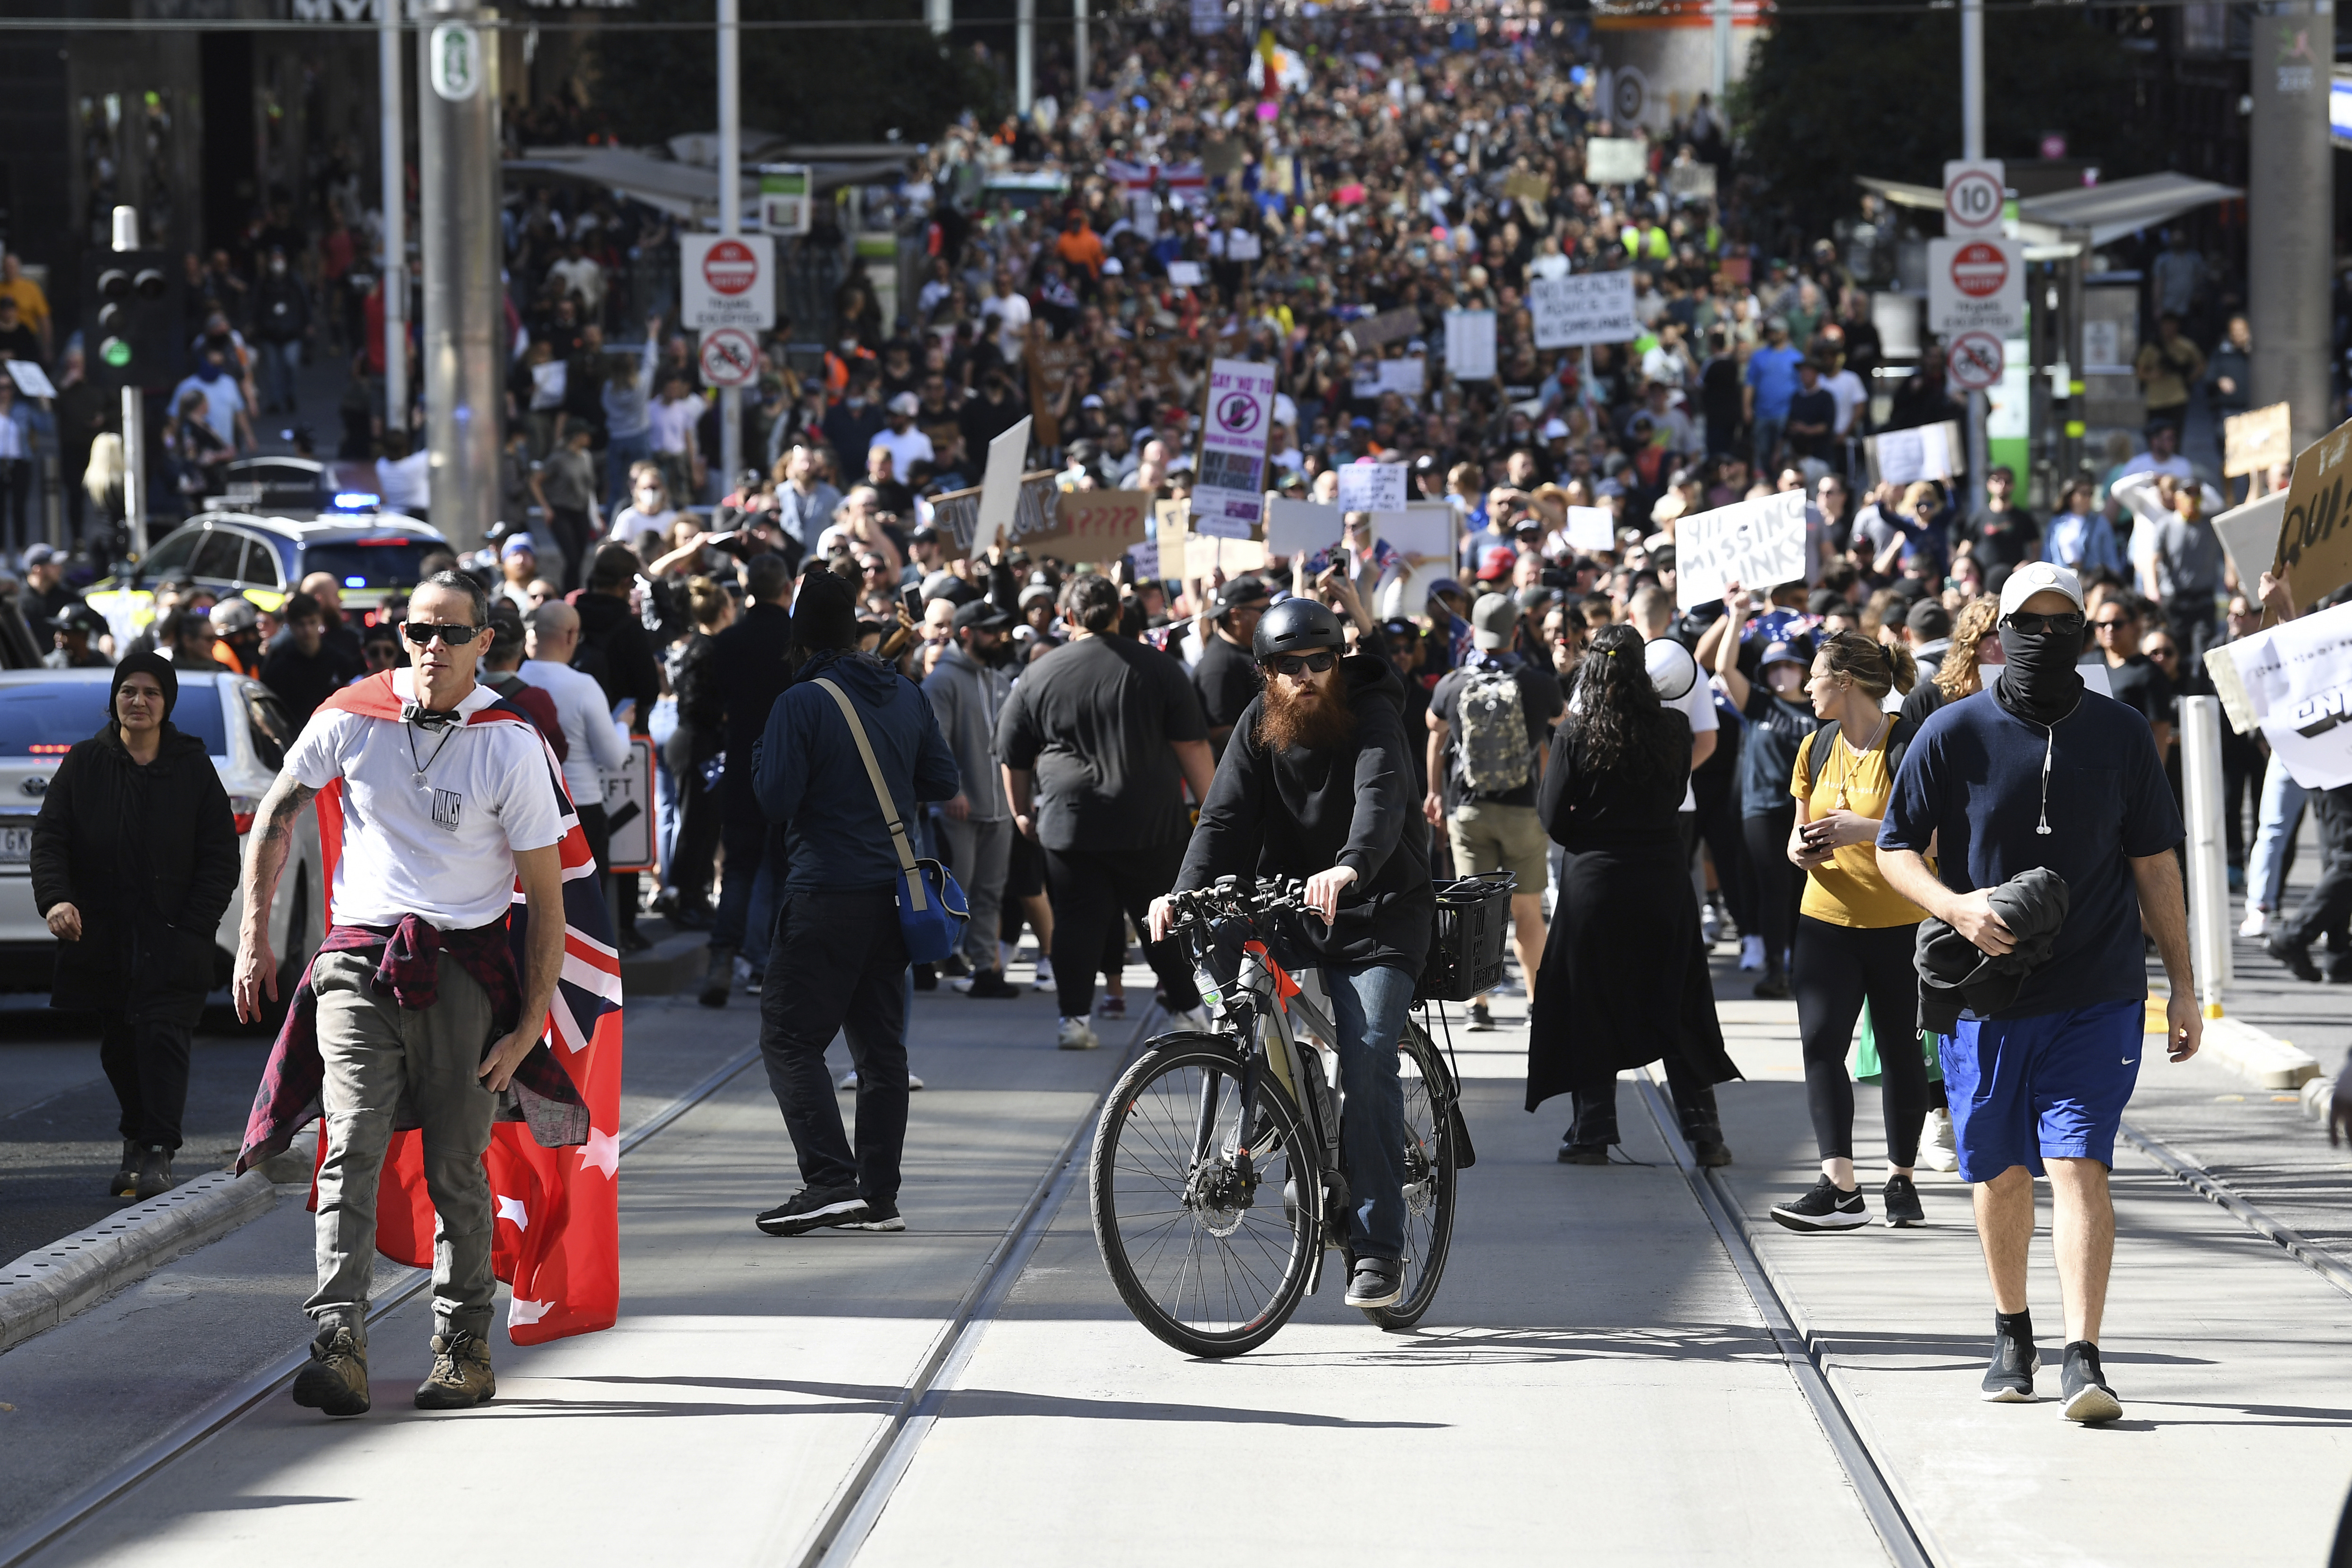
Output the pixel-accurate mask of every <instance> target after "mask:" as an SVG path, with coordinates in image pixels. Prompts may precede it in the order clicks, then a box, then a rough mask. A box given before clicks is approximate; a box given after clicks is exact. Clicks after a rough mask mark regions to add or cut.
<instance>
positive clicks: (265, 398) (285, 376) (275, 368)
mask: <svg viewBox="0 0 2352 1568" xmlns="http://www.w3.org/2000/svg"><path fill="white" fill-rule="evenodd" d="M254 357H255V358H257V359H258V360H259V361H261V412H262V413H278V411H280V410H281V409H282V410H284V411H285V412H286V413H293V412H294V372H295V371H299V370H300V369H301V368H302V340H301V339H299V338H297V339H295V340H293V341H292V342H290V343H268V342H265V343H257V344H255V345H254Z"/></svg>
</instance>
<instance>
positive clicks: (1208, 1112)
mask: <svg viewBox="0 0 2352 1568" xmlns="http://www.w3.org/2000/svg"><path fill="white" fill-rule="evenodd" d="M1302 887H1303V884H1302V883H1297V882H1295V881H1294V882H1290V883H1284V884H1281V885H1279V886H1277V887H1274V888H1271V889H1269V890H1266V891H1264V892H1260V891H1258V890H1255V889H1253V888H1248V887H1244V886H1243V885H1242V884H1241V883H1240V882H1239V879H1237V878H1234V877H1225V878H1223V879H1221V880H1220V881H1219V882H1218V883H1217V884H1216V885H1215V886H1214V887H1210V888H1202V889H1200V890H1198V891H1195V892H1192V893H1184V894H1176V895H1175V897H1174V900H1173V904H1172V908H1171V922H1170V926H1169V936H1170V937H1171V939H1176V938H1181V940H1183V941H1184V942H1185V944H1186V946H1187V949H1188V951H1189V952H1190V953H1191V955H1192V959H1193V963H1194V967H1195V977H1196V979H1197V981H1198V983H1199V986H1200V990H1201V999H1202V1006H1203V1007H1204V1008H1205V1009H1208V1010H1209V1012H1210V1014H1211V1017H1212V1018H1213V1019H1215V1020H1217V1021H1218V1022H1219V1023H1221V1024H1222V1025H1223V1027H1222V1028H1221V1029H1214V1030H1209V1031H1197V1030H1182V1031H1179V1032H1176V1033H1172V1034H1165V1035H1160V1036H1159V1037H1157V1038H1155V1039H1154V1040H1151V1041H1150V1042H1149V1044H1148V1045H1147V1046H1146V1048H1145V1051H1144V1054H1143V1055H1142V1056H1141V1057H1139V1059H1138V1060H1137V1061H1136V1062H1135V1064H1134V1065H1133V1066H1131V1067H1129V1069H1128V1070H1127V1071H1126V1072H1124V1073H1123V1074H1121V1076H1120V1078H1119V1081H1118V1084H1117V1086H1116V1087H1115V1088H1113V1090H1112V1091H1111V1095H1110V1099H1109V1101H1108V1103H1107V1104H1106V1105H1105V1106H1104V1108H1103V1112H1102V1116H1101V1120H1100V1121H1099V1123H1098V1124H1097V1127H1096V1130H1095V1145H1094V1152H1093V1155H1092V1157H1091V1161H1090V1167H1089V1171H1088V1184H1087V1185H1088V1189H1089V1194H1090V1197H1091V1203H1092V1209H1093V1215H1094V1228H1095V1241H1096V1244H1097V1247H1099V1248H1100V1249H1101V1251H1102V1257H1103V1264H1104V1267H1105V1268H1106V1269H1108V1270H1109V1272H1110V1277H1111V1282H1112V1283H1113V1284H1114V1285H1115V1286H1116V1287H1117V1288H1118V1293H1119V1298H1120V1300H1121V1301H1125V1302H1126V1303H1127V1306H1128V1309H1129V1311H1130V1312H1133V1313H1134V1314H1135V1316H1136V1319H1137V1321H1138V1322H1140V1323H1142V1325H1143V1326H1144V1327H1145V1328H1146V1329H1148V1330H1150V1332H1151V1333H1152V1334H1154V1335H1155V1336H1157V1337H1158V1338H1159V1339H1160V1340H1161V1341H1163V1342H1164V1343H1167V1344H1170V1345H1171V1346H1173V1347H1174V1348H1176V1349H1178V1350H1181V1351H1183V1352H1186V1353H1187V1354H1192V1355H1199V1356H1228V1355H1238V1354H1243V1353H1244V1352H1246V1351H1250V1350H1255V1348H1257V1347H1258V1346H1259V1345H1261V1344H1264V1343H1265V1342H1266V1341H1267V1340H1268V1339H1270V1338H1272V1337H1273V1336H1274V1334H1275V1333H1276V1332H1277V1331H1278V1330H1279V1329H1280V1328H1281V1327H1282V1325H1283V1324H1284V1323H1285V1322H1288V1321H1289V1319H1290V1315H1291V1313H1292V1312H1295V1311H1296V1310H1297V1306H1298V1303H1299V1301H1301V1300H1303V1299H1304V1298H1305V1297H1306V1296H1307V1295H1308V1294H1310V1293H1312V1292H1313V1291H1314V1290H1315V1289H1316V1288H1317V1286H1318V1284H1319V1283H1320V1282H1321V1279H1322V1268H1323V1255H1324V1253H1325V1251H1326V1250H1327V1249H1338V1250H1339V1253H1340V1254H1341V1257H1342V1259H1343V1260H1344V1261H1343V1266H1342V1268H1341V1270H1340V1278H1341V1279H1343V1280H1344V1279H1346V1278H1347V1276H1348V1274H1349V1271H1350V1270H1353V1268H1354V1266H1355V1258H1354V1254H1353V1251H1352V1249H1351V1248H1350V1247H1349V1229H1348V1225H1349V1216H1350V1214H1351V1213H1352V1211H1353V1209H1354V1207H1355V1205H1354V1203H1353V1202H1352V1201H1351V1199H1350V1197H1349V1191H1348V1183H1347V1178H1346V1176H1345V1174H1344V1172H1345V1165H1346V1160H1345V1151H1344V1150H1343V1149H1342V1147H1341V1146H1340V1128H1339V1097H1338V1095H1337V1093H1336V1092H1335V1091H1334V1089H1333V1086H1332V1082H1331V1077H1330V1075H1329V1074H1328V1073H1327V1072H1326V1071H1324V1064H1323V1061H1322V1059H1321V1054H1320V1052H1319V1051H1316V1050H1313V1049H1309V1048H1308V1046H1307V1043H1306V1042H1307V1040H1313V1041H1315V1042H1318V1043H1320V1044H1322V1045H1325V1046H1327V1047H1329V1048H1331V1049H1333V1050H1335V1051H1336V1049H1337V1046H1338V1042H1339V1030H1338V1027H1337V1026H1336V1025H1335V1024H1334V1023H1333V1022H1332V1021H1331V1018H1330V1014H1329V1012H1328V1010H1327V1009H1326V1007H1325V1006H1323V1005H1318V1002H1317V1000H1316V997H1318V996H1319V995H1320V985H1319V976H1318V974H1317V972H1316V971H1314V970H1309V971H1308V972H1307V974H1306V975H1305V976H1302V977H1293V976H1292V975H1291V974H1290V973H1289V972H1288V971H1287V970H1286V969H1285V968H1284V967H1282V965H1281V964H1280V963H1279V962H1277V961H1276V958H1275V956H1274V954H1273V952H1272V951H1270V950H1269V938H1272V939H1273V943H1274V945H1275V946H1280V945H1281V942H1282V940H1283V939H1282V936H1281V935H1280V931H1279V926H1280V923H1281V921H1282V920H1283V919H1284V917H1286V916H1288V915H1296V914H1297V913H1298V912H1301V911H1303V910H1304V909H1305V908H1306V904H1304V902H1303V901H1302V899H1301V896H1300V894H1301V889H1302ZM1318 918H1319V916H1318ZM1310 990H1312V991H1313V993H1314V995H1310V994H1309V992H1310ZM1326 1001H1327V1002H1328V998H1326ZM1397 1050H1398V1051H1399V1052H1400V1053H1401V1056H1402V1061H1399V1063H1398V1068H1399V1077H1400V1079H1401V1081H1402V1087H1403V1091H1404V1095H1403V1098H1404V1111H1405V1116H1404V1121H1405V1159H1404V1166H1405V1169H1404V1176H1405V1182H1404V1199H1405V1257H1404V1259H1403V1278H1402V1281H1401V1284H1402V1294H1401V1295H1400V1296H1399V1297H1398V1299H1397V1300H1396V1301H1395V1302H1393V1303H1392V1304H1391V1305H1389V1306H1385V1307H1367V1308H1365V1309H1363V1311H1364V1313H1365V1315H1366V1316H1367V1317H1369V1318H1370V1320H1371V1321H1372V1322H1375V1323H1377V1324H1379V1325H1380V1326H1381V1327H1382V1328H1384V1329H1391V1330H1401V1329H1408V1328H1411V1327H1412V1325H1413V1324H1415V1323H1417V1322H1420V1321H1421V1318H1422V1316H1423V1313H1425V1312H1428V1311H1429V1307H1430V1303H1431V1302H1432V1301H1434V1300H1435V1299H1436V1295H1437V1287H1438V1282H1439V1281H1440V1279H1441V1277H1442V1276H1443V1275H1444V1270H1445V1257H1446V1252H1447V1249H1448V1248H1449V1247H1450V1246H1451V1244H1452V1241H1453V1235H1454V1174H1455V1172H1456V1171H1457V1170H1458V1169H1461V1168H1463V1167H1465V1166H1468V1165H1470V1164H1471V1162H1472V1160H1473V1159H1474V1158H1475V1155H1473V1154H1472V1152H1471V1149H1470V1144H1469V1134H1468V1128H1467V1127H1466V1126H1465V1124H1464V1122H1463V1119H1462V1115H1461V1110H1460V1102H1461V1086H1460V1083H1459V1082H1458V1081H1457V1079H1456V1078H1455V1075H1454V1071H1453V1070H1452V1069H1451V1067H1450V1066H1449V1064H1448V1063H1447V1061H1446V1060H1445V1058H1444V1055H1443V1054H1441V1053H1440V1052H1439V1051H1438V1050H1437V1047H1436V1046H1435V1045H1434V1043H1433V1042H1432V1041H1431V1040H1430V1038H1429V1036H1428V1034H1427V1033H1426V1032H1425V1031H1424V1030H1422V1028H1421V1027H1420V1026H1419V1025H1418V1024H1416V1023H1414V1022H1413V1021H1412V1020H1411V1019H1407V1020H1406V1023H1405V1027H1404V1030H1403V1033H1402V1036H1401V1037H1400V1038H1399V1040H1398V1041H1397Z"/></svg>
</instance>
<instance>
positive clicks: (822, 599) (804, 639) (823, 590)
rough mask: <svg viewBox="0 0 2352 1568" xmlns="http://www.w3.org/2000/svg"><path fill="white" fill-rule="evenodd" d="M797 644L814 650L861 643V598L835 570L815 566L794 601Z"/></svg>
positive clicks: (808, 649)
mask: <svg viewBox="0 0 2352 1568" xmlns="http://www.w3.org/2000/svg"><path fill="white" fill-rule="evenodd" d="M856 646H857V599H856V595H855V594H854V593H852V592H851V591H850V589H849V584H848V583H846V582H845V581H844V580H842V579H841V577H840V575H839V574H838V573H836V572H835V571H833V570H831V569H829V568H827V567H823V566H817V567H813V568H811V569H810V570H809V572H808V574H807V575H806V576H805V577H803V578H802V579H801V591H800V596H799V597H798V598H797V599H795V600H793V647H795V648H801V649H804V650H806V651H807V652H809V653H831V652H833V651H835V650H837V649H842V648H855V647H856Z"/></svg>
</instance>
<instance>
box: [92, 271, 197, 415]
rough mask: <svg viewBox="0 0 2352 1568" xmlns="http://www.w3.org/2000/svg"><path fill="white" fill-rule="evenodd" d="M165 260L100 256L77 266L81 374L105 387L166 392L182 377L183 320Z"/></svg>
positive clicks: (176, 289)
mask: <svg viewBox="0 0 2352 1568" xmlns="http://www.w3.org/2000/svg"><path fill="white" fill-rule="evenodd" d="M171 259H172V258H171V257H170V256H167V255H166V254H164V253H163V251H160V250H109V251H100V252H97V253H96V254H94V255H92V256H89V259H88V260H87V261H86V262H85V263H84V264H83V289H82V298H83V299H84V300H85V301H86V306H85V310H84V315H85V322H84V328H83V332H82V342H83V344H84V345H85V347H84V351H83V355H82V361H83V368H84V371H85V372H86V373H87V374H88V375H89V378H90V379H91V380H92V381H94V382H104V383H106V384H108V385H110V386H116V387H125V386H135V387H147V388H157V387H169V386H171V385H172V384H173V382H177V381H178V380H179V379H180V377H181V376H182V375H183V374H184V361H185V359H186V357H187V356H186V354H185V352H184V350H185V347H186V346H185V344H184V343H183V342H182V341H181V339H182V337H183V336H184V333H185V331H186V327H187V324H186V318H185V317H184V315H183V314H182V311H181V303H180V284H179V281H178V279H176V278H174V277H173V276H172V267H171Z"/></svg>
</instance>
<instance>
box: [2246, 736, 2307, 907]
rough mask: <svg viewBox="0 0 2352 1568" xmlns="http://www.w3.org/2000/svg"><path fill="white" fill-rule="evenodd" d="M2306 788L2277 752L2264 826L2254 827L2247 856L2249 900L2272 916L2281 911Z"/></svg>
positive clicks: (2266, 775) (2267, 772) (2266, 788)
mask: <svg viewBox="0 0 2352 1568" xmlns="http://www.w3.org/2000/svg"><path fill="white" fill-rule="evenodd" d="M2303 801H2304V788H2303V786H2302V785H2300V784H2298V783H2296V782H2295V781H2294V775H2293V774H2291V773H2289V772H2288V771H2287V770H2286V769H2285V768H2284V767H2282V766H2281V765H2280V763H2279V759H2278V757H2277V755H2276V754H2275V753H2273V756H2272V757H2271V760H2270V766H2269V767H2268V768H2265V769H2264V770H2263V805H2262V816H2261V825H2260V826H2259V827H2257V828H2256V829H2255V830H2254V849H2253V852H2252V854H2251V855H2249V856H2247V857H2246V902H2247V903H2249V904H2252V905H2253V906H2254V907H2255V908H2257V909H2261V910H2264V911H2266V912H2268V913H2270V914H2272V915H2276V914H2277V913H2279V900H2280V899H2281V898H2282V897H2284V894H2285V886H2284V884H2285V882H2286V841H2287V835H2288V834H2289V833H2292V832H2294V824H2295V819H2296V818H2297V817H2299V816H2301V815H2302V813H2303Z"/></svg>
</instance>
